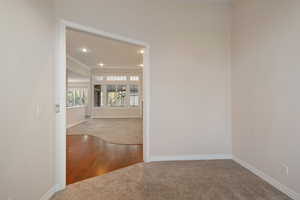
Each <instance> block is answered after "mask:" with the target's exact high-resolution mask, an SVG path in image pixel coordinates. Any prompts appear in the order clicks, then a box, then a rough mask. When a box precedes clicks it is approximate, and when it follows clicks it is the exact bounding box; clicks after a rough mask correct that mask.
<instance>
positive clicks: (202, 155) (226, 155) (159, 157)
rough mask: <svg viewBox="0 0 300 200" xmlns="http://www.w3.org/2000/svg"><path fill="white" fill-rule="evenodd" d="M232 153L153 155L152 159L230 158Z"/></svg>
mask: <svg viewBox="0 0 300 200" xmlns="http://www.w3.org/2000/svg"><path fill="white" fill-rule="evenodd" d="M228 159H232V155H231V154H198V155H181V156H151V157H150V161H151V162H154V161H176V160H228Z"/></svg>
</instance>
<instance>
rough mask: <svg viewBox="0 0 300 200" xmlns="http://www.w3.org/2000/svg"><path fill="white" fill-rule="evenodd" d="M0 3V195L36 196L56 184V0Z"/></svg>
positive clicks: (24, 198)
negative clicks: (54, 52)
mask: <svg viewBox="0 0 300 200" xmlns="http://www.w3.org/2000/svg"><path fill="white" fill-rule="evenodd" d="M0 4H1V6H0V7H1V12H0V24H1V37H0V44H1V48H0V55H1V73H0V91H1V98H0V99H1V100H0V106H1V115H0V133H1V139H0V169H1V170H0V199H1V200H2V199H3V200H7V199H8V198H9V197H10V198H11V199H15V200H21V199H22V200H38V199H40V198H41V196H42V195H43V194H44V193H46V192H47V191H48V190H49V189H50V188H51V187H52V186H53V185H54V180H53V176H54V172H53V170H54V160H53V156H54V153H53V151H54V150H53V123H54V103H53V100H54V97H53V42H54V39H53V36H54V35H53V31H54V26H53V25H54V23H53V19H54V17H53V15H52V12H53V5H52V3H51V1H47V0H44V1H41V0H18V1H16V0H2V1H1V3H0Z"/></svg>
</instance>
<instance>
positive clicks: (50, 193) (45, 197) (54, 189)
mask: <svg viewBox="0 0 300 200" xmlns="http://www.w3.org/2000/svg"><path fill="white" fill-rule="evenodd" d="M57 191H58V187H57V185H54V186H53V187H52V188H50V190H48V191H47V192H46V193H45V194H44V195H43V196H42V197H41V198H40V200H49V199H50V198H51V197H52V196H53V195H54V194H55V192H57Z"/></svg>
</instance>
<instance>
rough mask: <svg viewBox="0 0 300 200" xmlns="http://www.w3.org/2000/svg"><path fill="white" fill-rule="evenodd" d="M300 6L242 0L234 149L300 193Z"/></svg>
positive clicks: (237, 9) (236, 43)
mask: <svg viewBox="0 0 300 200" xmlns="http://www.w3.org/2000/svg"><path fill="white" fill-rule="evenodd" d="M299 9H300V1H297V0H285V1H282V0H264V1H261V0H237V1H235V3H234V8H233V34H232V122H233V124H232V130H233V153H234V155H235V156H237V157H238V158H239V159H241V160H243V161H246V162H247V163H249V164H251V165H252V166H254V167H255V168H257V169H258V170H260V171H262V172H264V173H265V174H267V175H269V176H270V177H272V178H274V179H276V180H277V181H279V182H280V183H282V184H284V185H285V186H287V187H289V188H290V189H292V190H294V191H296V192H298V193H300V181H299V180H300V170H299V169H300V159H299V158H300V148H299V141H300V134H299V133H300V123H299V119H300V106H299V102H300V93H299V92H298V91H299V85H300V78H299V77H300V67H299V66H300V59H299V52H300V40H299V35H300V21H299V18H300V12H299ZM284 166H287V167H288V176H287V175H286V169H285V167H284Z"/></svg>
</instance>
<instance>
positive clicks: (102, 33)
mask: <svg viewBox="0 0 300 200" xmlns="http://www.w3.org/2000/svg"><path fill="white" fill-rule="evenodd" d="M61 23H62V24H64V25H65V26H67V27H68V28H72V29H77V30H80V31H84V32H87V33H93V34H95V35H99V36H103V37H108V38H110V39H113V40H119V41H123V42H128V43H131V44H135V45H139V46H145V47H146V48H149V44H147V43H145V42H143V41H139V40H135V39H131V38H128V37H124V36H121V35H117V34H114V33H109V32H105V31H101V30H98V29H95V28H92V27H88V26H83V25H80V24H77V23H73V22H70V21H66V20H61Z"/></svg>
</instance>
